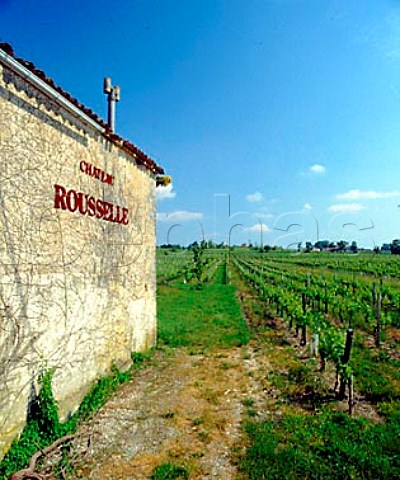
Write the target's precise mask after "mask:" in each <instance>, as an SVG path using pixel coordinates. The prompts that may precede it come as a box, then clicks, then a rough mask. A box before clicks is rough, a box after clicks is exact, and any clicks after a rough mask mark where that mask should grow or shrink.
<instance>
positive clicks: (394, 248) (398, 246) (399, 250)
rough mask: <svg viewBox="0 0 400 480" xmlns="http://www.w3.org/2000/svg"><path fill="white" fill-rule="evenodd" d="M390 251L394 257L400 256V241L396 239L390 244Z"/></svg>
mask: <svg viewBox="0 0 400 480" xmlns="http://www.w3.org/2000/svg"><path fill="white" fill-rule="evenodd" d="M390 251H391V253H392V255H400V240H399V239H396V240H393V242H392V243H391V244H390Z"/></svg>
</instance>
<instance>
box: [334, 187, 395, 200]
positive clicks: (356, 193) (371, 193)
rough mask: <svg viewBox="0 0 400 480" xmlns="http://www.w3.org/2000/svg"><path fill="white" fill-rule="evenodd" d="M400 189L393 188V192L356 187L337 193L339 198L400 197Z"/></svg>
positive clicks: (373, 198)
mask: <svg viewBox="0 0 400 480" xmlns="http://www.w3.org/2000/svg"><path fill="white" fill-rule="evenodd" d="M399 197H400V191H398V190H393V191H391V192H377V191H375V190H359V189H357V188H354V189H352V190H349V191H348V192H345V193H339V194H337V195H336V198H337V199H338V200H377V199H380V198H399Z"/></svg>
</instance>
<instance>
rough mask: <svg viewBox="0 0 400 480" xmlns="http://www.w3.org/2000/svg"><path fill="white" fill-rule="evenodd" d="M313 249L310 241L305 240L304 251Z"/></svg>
mask: <svg viewBox="0 0 400 480" xmlns="http://www.w3.org/2000/svg"><path fill="white" fill-rule="evenodd" d="M312 249H313V244H312V242H306V250H305V251H306V252H307V253H308V252H311V250H312Z"/></svg>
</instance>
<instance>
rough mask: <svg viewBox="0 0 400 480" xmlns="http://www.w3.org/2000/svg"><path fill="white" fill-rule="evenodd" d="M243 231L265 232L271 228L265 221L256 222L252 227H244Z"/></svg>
mask: <svg viewBox="0 0 400 480" xmlns="http://www.w3.org/2000/svg"><path fill="white" fill-rule="evenodd" d="M245 231H246V232H250V233H261V232H263V233H266V232H270V231H271V230H270V228H269V227H268V225H266V224H265V223H256V224H255V225H253V226H252V227H247V228H245Z"/></svg>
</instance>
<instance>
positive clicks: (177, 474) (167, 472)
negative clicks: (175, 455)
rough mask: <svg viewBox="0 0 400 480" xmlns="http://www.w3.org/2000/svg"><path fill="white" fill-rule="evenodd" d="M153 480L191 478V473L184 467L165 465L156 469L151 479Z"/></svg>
mask: <svg viewBox="0 0 400 480" xmlns="http://www.w3.org/2000/svg"><path fill="white" fill-rule="evenodd" d="M150 478H151V479H152V480H175V479H179V478H189V472H188V471H187V470H186V468H184V467H179V466H177V465H173V464H172V463H163V464H162V465H160V466H158V467H156V468H155V469H154V471H153V473H152V475H151V477H150Z"/></svg>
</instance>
